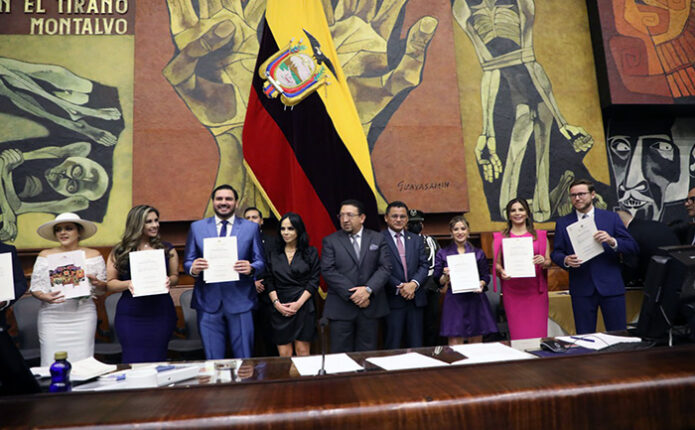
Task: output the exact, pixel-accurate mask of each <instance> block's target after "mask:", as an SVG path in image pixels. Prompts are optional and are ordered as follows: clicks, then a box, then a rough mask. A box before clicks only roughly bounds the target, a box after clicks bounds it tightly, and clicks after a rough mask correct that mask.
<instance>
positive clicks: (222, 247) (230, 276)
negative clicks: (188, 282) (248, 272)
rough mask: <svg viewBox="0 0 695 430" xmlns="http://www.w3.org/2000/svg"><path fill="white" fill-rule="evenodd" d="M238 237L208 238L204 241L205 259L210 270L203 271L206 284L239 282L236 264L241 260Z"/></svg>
mask: <svg viewBox="0 0 695 430" xmlns="http://www.w3.org/2000/svg"><path fill="white" fill-rule="evenodd" d="M238 255H239V253H238V250H237V243H236V236H227V237H206V238H205V239H203V258H204V259H206V260H207V262H208V268H207V269H206V270H205V271H203V280H204V281H205V282H230V281H238V280H239V272H237V271H236V270H234V263H236V262H237V261H238V260H239V257H238Z"/></svg>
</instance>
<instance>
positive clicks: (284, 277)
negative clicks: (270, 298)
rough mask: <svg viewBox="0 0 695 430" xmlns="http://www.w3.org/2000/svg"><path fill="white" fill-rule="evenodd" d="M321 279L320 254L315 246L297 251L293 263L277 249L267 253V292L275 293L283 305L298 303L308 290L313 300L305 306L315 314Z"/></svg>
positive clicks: (308, 301)
mask: <svg viewBox="0 0 695 430" xmlns="http://www.w3.org/2000/svg"><path fill="white" fill-rule="evenodd" d="M319 277H320V267H319V253H318V251H316V248H314V247H313V246H310V247H308V248H307V249H306V250H304V252H301V251H297V252H296V253H295V255H294V258H292V263H288V261H287V256H286V255H285V253H284V252H278V251H277V249H270V250H268V252H267V253H266V277H265V285H266V291H268V292H271V291H275V292H276V293H277V295H278V299H280V302H282V303H287V302H294V301H297V300H298V299H299V298H300V297H301V296H302V294H303V293H304V291H305V290H306V291H308V292H309V294H311V297H312V298H311V299H309V300H307V301H306V303H305V304H304V306H307V309H308V310H310V311H312V312H313V311H314V299H313V298H314V297H316V292H317V291H318V287H319Z"/></svg>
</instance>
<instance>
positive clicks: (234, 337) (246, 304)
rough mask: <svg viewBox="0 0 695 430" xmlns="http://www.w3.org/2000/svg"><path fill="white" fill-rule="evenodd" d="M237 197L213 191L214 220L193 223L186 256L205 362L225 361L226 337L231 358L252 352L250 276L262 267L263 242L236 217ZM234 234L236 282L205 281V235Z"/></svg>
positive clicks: (224, 189)
mask: <svg viewBox="0 0 695 430" xmlns="http://www.w3.org/2000/svg"><path fill="white" fill-rule="evenodd" d="M238 200H239V195H238V194H237V192H236V190H235V189H234V188H232V187H231V186H229V185H226V184H225V185H220V186H219V187H217V188H215V190H214V191H213V192H212V207H213V210H214V211H215V216H213V217H210V218H205V219H202V220H200V221H196V222H194V223H193V224H191V230H190V231H189V232H188V239H187V240H186V250H185V252H184V261H183V267H184V270H185V271H186V272H188V273H190V274H191V276H193V277H195V278H196V279H195V286H194V288H193V299H192V300H191V307H192V308H194V309H195V310H196V311H197V312H198V325H199V327H200V337H201V339H202V341H203V347H204V348H205V357H206V358H208V359H217V358H224V352H225V345H226V340H227V336H229V341H230V343H231V345H232V354H233V356H234V357H235V358H241V357H251V355H252V354H253V313H252V309H253V308H254V307H255V305H256V300H257V293H256V287H255V286H254V273H256V272H261V271H262V270H263V269H264V267H265V262H264V261H263V244H262V242H261V232H260V229H259V228H258V224H256V223H254V222H251V221H247V220H245V219H243V218H240V217H236V216H234V210H235V209H236V203H237V201H238ZM225 236H236V238H237V252H238V258H239V260H238V261H237V262H236V263H235V264H234V270H236V271H237V272H239V274H240V276H239V280H238V281H233V282H215V283H207V282H205V281H204V280H203V276H202V273H201V272H202V271H204V270H205V269H207V268H208V262H207V260H205V258H203V239H205V238H206V237H225Z"/></svg>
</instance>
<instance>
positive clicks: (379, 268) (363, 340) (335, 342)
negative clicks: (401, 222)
mask: <svg viewBox="0 0 695 430" xmlns="http://www.w3.org/2000/svg"><path fill="white" fill-rule="evenodd" d="M365 218H366V215H365V214H364V205H363V204H362V202H359V201H357V200H345V201H344V202H342V203H341V205H340V213H339V214H338V219H339V220H340V227H341V230H339V231H337V232H335V233H333V234H331V235H329V236H326V237H324V238H323V245H322V246H323V250H322V255H321V274H322V275H323V279H324V280H325V281H326V284H328V296H327V297H326V304H325V306H324V309H323V315H324V316H325V317H326V318H328V320H329V321H330V333H331V352H334V353H335V352H351V351H369V350H374V349H376V347H377V333H378V331H379V318H381V317H383V316H385V315H386V314H388V313H389V307H388V303H387V302H386V293H385V291H384V287H385V285H386V283H387V282H388V279H389V274H390V273H391V264H390V263H389V261H390V258H391V257H390V256H389V251H388V247H387V245H386V241H385V240H384V236H383V235H381V234H380V233H378V232H376V231H372V230H368V229H366V228H364V227H363V224H364V220H365Z"/></svg>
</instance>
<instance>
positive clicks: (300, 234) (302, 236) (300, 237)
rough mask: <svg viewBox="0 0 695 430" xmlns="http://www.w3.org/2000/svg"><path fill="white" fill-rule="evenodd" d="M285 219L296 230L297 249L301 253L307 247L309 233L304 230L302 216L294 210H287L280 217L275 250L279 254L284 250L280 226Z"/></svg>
mask: <svg viewBox="0 0 695 430" xmlns="http://www.w3.org/2000/svg"><path fill="white" fill-rule="evenodd" d="M286 219H288V220H290V224H292V227H294V231H296V232H297V251H299V252H301V253H302V255H303V254H304V251H306V249H307V248H309V234H308V233H307V232H306V227H305V226H304V221H302V217H300V216H299V214H296V213H294V212H287V213H286V214H285V215H283V216H282V218H280V223H279V224H278V237H277V240H276V241H275V245H276V250H277V252H278V253H280V254H282V253H283V252H285V240H284V239H283V238H282V233H281V232H280V228H281V227H282V222H283V221H284V220H286Z"/></svg>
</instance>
